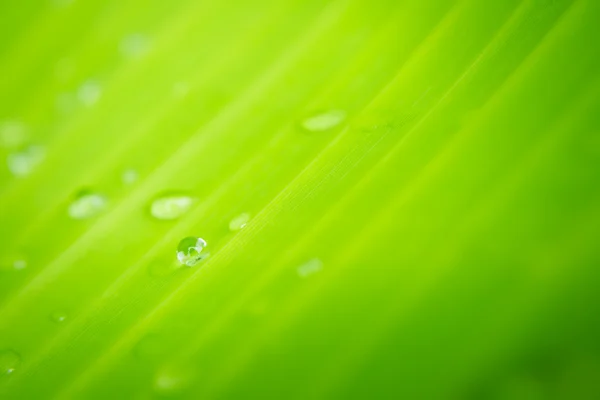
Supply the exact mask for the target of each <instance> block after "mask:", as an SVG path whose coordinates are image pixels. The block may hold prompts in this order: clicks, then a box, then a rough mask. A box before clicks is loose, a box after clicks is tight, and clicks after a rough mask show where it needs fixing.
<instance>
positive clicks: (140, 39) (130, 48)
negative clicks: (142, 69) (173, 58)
mask: <svg viewBox="0 0 600 400" xmlns="http://www.w3.org/2000/svg"><path fill="white" fill-rule="evenodd" d="M149 47H150V46H149V40H148V38H147V37H146V36H145V35H143V34H141V33H133V34H131V35H127V36H125V37H124V38H123V39H122V40H121V43H120V44H119V50H120V51H121V54H122V55H123V56H125V57H128V58H137V57H141V56H142V55H144V54H145V53H146V52H147V51H148V49H149Z"/></svg>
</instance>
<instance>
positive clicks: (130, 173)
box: [121, 169, 139, 185]
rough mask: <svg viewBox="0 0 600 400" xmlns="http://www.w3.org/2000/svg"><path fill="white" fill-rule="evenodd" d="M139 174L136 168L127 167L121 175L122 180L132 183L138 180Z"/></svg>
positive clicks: (128, 183) (127, 183)
mask: <svg viewBox="0 0 600 400" xmlns="http://www.w3.org/2000/svg"><path fill="white" fill-rule="evenodd" d="M138 178H139V176H138V173H137V171H136V170H135V169H126V170H125V171H123V174H122V175H121V181H122V182H123V183H124V184H125V185H132V184H134V183H135V182H136V181H137V180H138Z"/></svg>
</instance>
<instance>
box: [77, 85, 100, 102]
mask: <svg viewBox="0 0 600 400" xmlns="http://www.w3.org/2000/svg"><path fill="white" fill-rule="evenodd" d="M101 94H102V88H101V87H100V84H99V83H98V82H96V81H94V80H88V81H86V82H84V83H83V84H82V85H81V86H79V89H77V98H78V99H79V101H81V102H82V103H83V104H84V105H86V106H87V107H91V106H93V105H94V104H96V102H97V101H98V99H100V95H101Z"/></svg>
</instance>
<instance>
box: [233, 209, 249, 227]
mask: <svg viewBox="0 0 600 400" xmlns="http://www.w3.org/2000/svg"><path fill="white" fill-rule="evenodd" d="M248 221H250V214H248V213H243V214H240V215H238V216H237V217H235V218H234V219H232V220H231V221H230V222H229V229H230V230H232V231H239V230H240V229H242V228H243V227H245V226H246V224H247V223H248Z"/></svg>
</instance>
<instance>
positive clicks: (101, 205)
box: [68, 193, 108, 219]
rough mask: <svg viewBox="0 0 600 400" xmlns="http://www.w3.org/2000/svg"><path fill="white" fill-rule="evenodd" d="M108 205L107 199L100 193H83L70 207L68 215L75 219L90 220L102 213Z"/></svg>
mask: <svg viewBox="0 0 600 400" xmlns="http://www.w3.org/2000/svg"><path fill="white" fill-rule="evenodd" d="M107 205H108V201H107V200H106V197H104V196H102V195H100V194H98V193H81V194H80V195H79V196H78V197H77V198H76V199H75V200H73V202H72V203H71V204H70V205H69V209H68V213H69V216H70V217H71V218H73V219H88V218H92V217H95V216H97V215H98V214H100V213H102V212H103V211H104V210H105V209H106V207H107Z"/></svg>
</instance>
